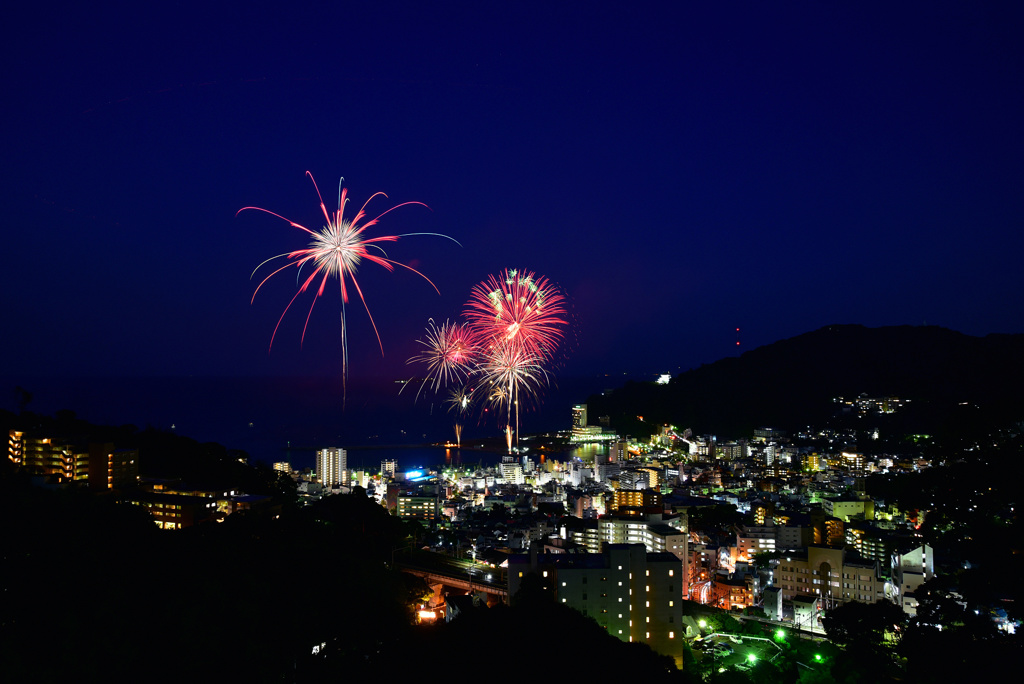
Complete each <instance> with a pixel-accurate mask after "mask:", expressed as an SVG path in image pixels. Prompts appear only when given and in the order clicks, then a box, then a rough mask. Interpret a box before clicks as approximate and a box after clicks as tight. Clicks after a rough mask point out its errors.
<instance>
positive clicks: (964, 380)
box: [587, 324, 1024, 437]
mask: <svg viewBox="0 0 1024 684" xmlns="http://www.w3.org/2000/svg"><path fill="white" fill-rule="evenodd" d="M1022 359H1024V335H1021V334H1002V333H993V334H989V335H986V336H984V337H974V336H971V335H967V334H964V333H960V332H957V331H954V330H949V329H947V328H942V327H939V326H909V325H903V326H888V327H880V328H868V327H866V326H863V325H859V324H833V325H828V326H824V327H822V328H819V329H818V330H814V331H811V332H807V333H803V334H801V335H797V336H795V337H791V338H788V339H784V340H779V341H777V342H773V343H771V344H767V345H764V346H762V347H758V348H757V349H752V350H750V351H747V352H744V353H743V354H742V355H740V356H738V357H728V358H725V359H720V360H719V361H715V362H714V363H711V364H705V365H702V366H700V367H699V368H694V369H691V370H689V371H686V372H684V373H680V374H679V375H676V376H675V377H673V378H672V381H671V382H670V383H669V384H668V385H656V384H654V383H636V382H633V383H627V384H626V385H625V386H624V387H622V388H621V389H618V390H614V391H613V392H611V393H605V394H603V395H592V396H591V397H590V398H588V400H587V404H588V412H589V413H590V415H591V416H595V417H596V416H608V418H609V421H610V425H611V427H612V428H614V429H616V430H618V431H619V432H620V434H622V433H630V434H643V433H645V432H646V433H649V432H652V431H653V430H654V429H656V427H657V425H660V424H662V423H672V424H675V425H677V426H680V427H692V428H693V429H694V431H695V432H698V433H712V434H719V433H721V434H723V435H724V436H728V437H741V436H749V434H750V431H751V430H753V428H754V427H758V426H762V425H773V426H775V427H780V428H782V429H795V428H797V427H801V426H804V425H808V424H813V425H820V424H822V423H823V422H828V421H830V420H833V419H834V418H835V417H836V412H837V409H838V407H837V405H836V404H835V403H834V402H833V399H834V398H835V397H840V396H842V397H844V398H856V397H857V396H859V395H861V394H865V395H867V396H871V397H881V396H896V397H900V398H903V399H909V400H910V404H909V406H908V408H907V409H906V410H903V411H901V412H900V413H901V414H902V415H901V416H900V417H899V418H891V417H889V416H885V417H883V418H884V419H885V420H886V421H888V422H889V423H893V424H894V427H895V424H899V426H900V427H901V429H910V428H911V427H913V429H919V430H922V431H924V430H928V431H942V430H943V429H944V428H949V427H950V426H949V425H948V424H947V423H948V421H950V420H953V421H966V423H962V424H963V425H967V424H970V425H971V426H974V427H980V426H982V425H989V424H990V425H993V426H998V425H999V424H1000V423H1005V422H1008V421H1019V420H1021V419H1022V418H1024V397H1022V395H1021V392H1020V391H1019V390H1018V388H1019V387H1020V386H1021V385H1022V384H1024V363H1022ZM965 407H966V408H965ZM639 416H643V419H642V420H640V419H639V418H638V417H639ZM652 424H653V425H652Z"/></svg>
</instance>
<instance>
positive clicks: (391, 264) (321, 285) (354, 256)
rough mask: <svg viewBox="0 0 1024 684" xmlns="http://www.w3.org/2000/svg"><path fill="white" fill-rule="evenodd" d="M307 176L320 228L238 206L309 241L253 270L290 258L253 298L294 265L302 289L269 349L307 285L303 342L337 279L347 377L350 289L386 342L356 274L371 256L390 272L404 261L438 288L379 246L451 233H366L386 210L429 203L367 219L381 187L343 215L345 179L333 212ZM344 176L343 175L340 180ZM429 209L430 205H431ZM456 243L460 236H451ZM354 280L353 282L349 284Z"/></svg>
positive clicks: (295, 297)
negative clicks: (309, 293)
mask: <svg viewBox="0 0 1024 684" xmlns="http://www.w3.org/2000/svg"><path fill="white" fill-rule="evenodd" d="M306 175H307V176H309V179H310V180H311V181H312V182H313V187H314V188H315V189H316V194H317V197H318V198H319V199H320V211H321V213H322V214H323V218H324V222H325V225H324V226H323V227H322V228H320V229H319V230H311V229H310V228H307V227H306V226H303V225H301V224H299V223H296V222H295V221H292V220H291V219H288V218H285V217H284V216H281V215H280V214H277V213H275V212H272V211H269V210H267V209H263V208H261V207H242V208H241V209H239V210H238V212H237V213H236V216H237V214H240V213H241V212H243V211H245V210H247V209H253V210H255V211H262V212H264V213H267V214H270V215H271V216H275V217H277V218H279V219H281V220H283V221H287V222H288V223H289V224H290V225H291V226H292V227H294V228H298V229H299V230H301V231H303V232H305V233H306V234H307V235H308V237H309V245H308V246H307V247H306V248H305V249H297V250H295V251H292V252H285V253H283V254H278V255H276V256H273V257H271V258H269V259H267V260H266V261H264V262H263V263H261V264H260V265H259V266H257V267H256V269H255V270H254V271H253V276H255V275H256V273H257V272H258V271H259V270H260V268H262V267H263V266H264V265H266V264H268V263H270V262H272V261H274V260H275V259H282V258H283V259H287V260H288V263H286V264H285V265H283V266H280V267H278V268H276V269H274V270H273V271H271V273H270V274H269V275H267V276H266V277H265V278H263V280H261V281H260V283H259V285H257V286H256V289H255V291H254V292H253V295H252V301H253V302H255V301H256V294H257V293H258V292H259V291H260V288H262V287H263V285H264V284H266V282H267V281H268V280H270V279H271V278H272V277H274V276H275V275H277V274H278V273H280V272H281V271H284V270H286V269H288V268H292V267H294V268H296V269H297V273H298V276H297V277H298V280H299V283H300V285H299V289H298V291H297V292H296V293H295V295H294V296H293V297H292V298H291V301H289V302H288V305H287V306H285V308H284V311H283V312H282V313H281V316H280V318H278V319H277V325H275V326H274V332H273V333H272V334H271V336H270V348H273V346H274V338H275V337H277V331H278V329H279V328H280V327H281V321H283V320H284V317H285V315H286V314H287V313H288V310H289V309H290V308H291V306H292V304H294V303H295V300H296V299H298V297H299V295H300V294H302V293H304V292H307V291H308V290H310V289H312V290H314V292H315V294H314V295H313V301H312V302H311V303H310V305H309V312H308V313H307V314H306V321H305V323H304V325H303V326H302V338H301V341H300V344H301V342H304V341H305V339H306V329H307V328H308V327H309V319H310V317H311V316H312V314H313V308H314V306H316V302H317V300H318V299H320V297H322V296H323V294H324V291H325V289H326V287H327V282H328V280H330V279H332V278H337V280H338V286H339V290H340V293H341V347H342V368H343V376H344V377H347V375H348V326H347V324H346V320H345V306H346V304H347V303H348V301H349V295H350V292H351V290H353V289H354V290H355V294H356V295H357V296H358V298H359V301H360V302H361V303H362V305H363V308H364V309H366V314H367V316H368V317H369V319H370V325H371V326H372V327H373V332H374V334H375V335H376V336H377V344H378V345H379V346H380V350H381V354H383V353H384V344H383V342H381V339H380V332H379V331H378V330H377V323H376V322H375V321H374V319H373V315H372V314H371V313H370V308H369V306H367V304H366V297H365V296H364V294H363V290H362V288H361V287H360V285H359V281H358V280H357V278H356V271H357V270H358V268H359V266H360V265H361V264H362V262H363V261H364V260H365V261H369V262H370V263H374V264H377V265H378V266H381V267H383V268H384V269H386V270H388V271H393V270H394V268H395V266H400V267H402V268H404V269H406V270H409V271H412V272H413V273H415V274H416V275H418V276H420V277H421V278H423V279H424V280H426V281H427V282H428V283H430V285H431V287H433V288H434V290H435V291H437V286H435V285H434V283H433V282H431V280H430V279H429V278H427V276H425V275H423V274H422V273H420V272H419V271H417V270H416V269H414V268H412V267H410V266H407V265H405V264H402V263H400V262H397V261H393V260H392V259H389V258H388V256H387V253H386V252H384V250H383V248H382V247H381V245H382V244H383V243H389V242H395V241H397V240H398V239H399V238H401V237H407V236H411V235H435V236H438V237H444V238H448V239H449V240H452V238H450V237H448V236H447V235H441V234H440V233H406V234H403V235H381V236H378V237H367V236H366V235H365V233H366V229H367V228H370V227H372V226H374V225H376V224H377V222H378V221H379V220H380V219H381V217H383V216H384V215H385V214H388V213H389V212H392V211H394V210H395V209H398V208H399V207H404V206H408V205H419V206H423V207H426V206H427V205H426V204H423V203H422V202H403V203H401V204H397V205H395V206H393V207H391V208H390V209H387V210H385V211H383V212H381V213H380V214H378V215H377V216H376V217H375V218H373V219H370V220H369V221H365V219H366V217H367V213H366V207H367V205H368V204H369V203H370V202H371V201H372V200H373V199H374V198H376V197H377V196H382V197H385V198H386V197H387V195H385V194H384V193H383V192H378V193H375V194H373V195H371V196H370V199H368V200H366V202H364V203H363V206H362V207H361V208H360V209H359V211H358V212H356V214H355V216H353V217H352V218H351V219H348V218H345V216H344V212H345V205H346V204H347V203H348V190H347V189H345V188H343V187H342V186H341V182H339V183H338V210H337V211H335V212H328V211H327V207H326V206H325V205H324V200H323V196H322V195H321V194H320V188H319V187H317V184H316V180H315V179H314V178H313V174H311V173H310V172H309V171H307V172H306ZM342 181H344V178H343V179H342ZM428 208H429V207H428ZM452 241H453V242H456V244H458V242H457V241H455V240H452ZM306 266H309V268H310V271H311V272H310V273H309V275H308V276H305V278H304V279H303V277H302V270H303V268H305V267H306ZM350 283H351V284H350Z"/></svg>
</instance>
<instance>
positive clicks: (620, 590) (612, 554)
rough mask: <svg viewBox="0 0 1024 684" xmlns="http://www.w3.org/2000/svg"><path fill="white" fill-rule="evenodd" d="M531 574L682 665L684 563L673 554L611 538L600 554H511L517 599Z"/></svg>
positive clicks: (568, 601) (611, 628) (607, 625)
mask: <svg viewBox="0 0 1024 684" xmlns="http://www.w3.org/2000/svg"><path fill="white" fill-rule="evenodd" d="M530 575H533V576H535V577H537V578H538V579H539V580H540V582H541V586H542V587H543V588H544V589H545V590H547V591H550V592H551V593H552V594H553V596H554V598H555V601H557V602H559V603H562V604H565V605H567V606H569V607H570V608H573V609H575V610H578V611H580V612H581V613H583V614H584V615H588V616H590V617H592V618H593V619H594V620H595V621H596V622H597V623H598V624H599V625H601V627H603V628H604V629H606V630H608V633H609V634H612V635H613V636H616V637H618V638H619V639H621V640H623V641H630V642H633V641H637V642H642V643H645V644H647V645H648V646H650V647H651V648H652V649H654V650H655V651H656V652H658V653H661V654H663V655H667V656H670V657H672V658H673V659H674V660H675V662H676V665H677V666H678V667H682V652H683V647H682V642H683V635H684V632H685V626H684V625H683V621H682V618H683V615H682V579H683V566H682V563H681V562H680V560H679V558H677V557H676V556H675V555H673V554H671V553H650V552H648V551H647V550H646V549H645V548H644V547H643V546H642V545H640V544H609V545H607V546H606V547H605V549H604V551H603V552H602V553H600V554H594V553H558V554H539V553H530V554H529V555H516V556H510V557H509V561H508V582H509V596H511V597H512V598H513V600H515V596H516V594H517V593H518V592H519V589H520V588H521V587H522V585H523V581H524V580H525V579H526V578H527V577H528V576H530Z"/></svg>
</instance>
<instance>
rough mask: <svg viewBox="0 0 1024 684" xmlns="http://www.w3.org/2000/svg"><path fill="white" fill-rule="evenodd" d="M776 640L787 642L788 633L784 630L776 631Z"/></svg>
mask: <svg viewBox="0 0 1024 684" xmlns="http://www.w3.org/2000/svg"><path fill="white" fill-rule="evenodd" d="M775 638H776V639H778V640H779V641H785V640H786V631H785V630H783V629H779V630H776V631H775Z"/></svg>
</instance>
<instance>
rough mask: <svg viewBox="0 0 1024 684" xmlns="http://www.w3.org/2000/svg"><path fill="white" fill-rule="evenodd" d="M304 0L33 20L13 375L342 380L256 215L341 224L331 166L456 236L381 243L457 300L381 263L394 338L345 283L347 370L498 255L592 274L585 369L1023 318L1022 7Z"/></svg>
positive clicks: (9, 43)
mask: <svg viewBox="0 0 1024 684" xmlns="http://www.w3.org/2000/svg"><path fill="white" fill-rule="evenodd" d="M288 4H289V3H281V2H274V3H246V4H245V6H244V9H231V10H212V11H211V10H209V9H199V6H198V5H197V4H193V3H184V4H183V5H173V4H162V5H160V6H159V7H157V8H154V7H151V6H149V5H148V4H147V3H137V2H132V3H123V4H121V6H119V7H111V6H110V5H112V3H107V5H108V8H107V9H102V10H97V9H94V8H91V7H87V6H85V5H82V4H80V3H79V4H74V5H71V4H69V5H68V6H63V7H62V6H39V7H37V8H32V9H22V10H21V12H20V15H21V16H20V17H19V21H17V22H8V24H7V26H6V28H5V30H4V37H3V41H2V43H0V44H2V45H3V47H2V48H0V49H2V50H3V55H4V60H3V62H4V65H5V68H4V84H5V85H4V90H5V93H4V98H3V100H4V105H3V109H2V111H3V124H4V126H3V128H4V132H5V135H4V136H3V141H2V143H0V144H2V148H0V149H2V158H3V167H4V169H5V172H6V173H5V174H4V182H3V184H2V185H0V202H2V206H3V211H4V218H5V223H6V227H5V229H4V236H5V240H4V247H3V249H2V251H0V253H2V254H3V260H4V264H3V268H2V269H0V279H2V280H0V289H2V291H3V292H4V303H5V307H4V308H5V312H4V331H3V335H2V336H0V339H2V348H0V351H2V358H3V359H4V360H5V365H7V366H8V367H9V368H10V371H9V372H8V374H13V373H17V374H27V375H39V374H43V375H96V374H103V375H109V374H115V375H129V376H146V375H211V374H227V375H242V376H244V375H283V374H292V373H297V374H308V375H331V374H335V375H336V374H338V373H340V368H341V354H340V344H339V339H338V338H339V322H338V309H339V298H338V295H337V292H336V290H332V289H329V290H328V293H329V295H330V296H328V297H326V298H325V299H324V300H323V302H322V303H321V304H318V306H317V309H316V310H315V311H314V312H313V316H312V320H311V322H310V332H309V333H308V334H307V337H306V342H305V345H304V347H303V348H300V345H299V337H300V334H301V327H302V322H303V320H304V317H305V311H306V308H301V307H300V308H298V309H296V310H294V311H293V312H291V313H290V314H289V316H288V317H286V319H285V321H284V323H283V324H282V328H281V331H280V332H279V334H278V339H277V341H276V342H275V346H274V349H273V351H272V353H270V354H269V355H268V353H267V346H268V343H269V340H270V335H271V332H272V331H273V328H274V324H275V323H276V321H277V318H278V316H279V315H280V313H281V311H282V309H283V308H284V305H285V304H286V303H287V301H288V300H289V299H290V298H291V296H292V294H293V293H294V287H295V285H294V283H295V281H294V277H289V276H280V277H279V278H278V279H277V281H276V282H275V281H271V282H270V283H269V284H268V286H267V287H266V288H265V291H261V292H260V296H259V297H257V299H256V301H255V304H253V305H250V303H249V300H250V297H251V295H252V292H253V288H254V286H255V282H253V281H250V280H249V274H250V273H251V272H252V270H253V268H255V266H256V265H257V264H259V263H260V262H261V261H263V260H264V259H266V258H267V257H270V256H273V255H274V254H280V253H282V252H285V251H289V250H291V249H296V248H300V247H303V246H304V245H305V240H304V239H303V237H302V235H301V234H300V233H299V231H297V230H295V229H294V228H291V227H289V226H288V224H287V223H285V222H283V221H279V220H276V219H274V218H273V217H270V216H266V215H261V214H258V213H255V212H245V213H243V214H241V215H240V216H238V217H237V218H236V217H235V212H236V211H237V210H238V209H239V208H241V207H243V206H247V205H256V206H260V207H265V208H267V209H270V210H272V211H275V212H278V213H280V214H283V215H284V216H287V217H289V218H291V219H294V220H296V221H298V222H300V223H304V224H306V225H309V226H310V227H319V225H320V223H319V216H318V205H317V198H316V194H315V191H314V189H313V186H312V184H311V183H310V182H309V180H308V179H307V178H306V177H305V176H304V173H305V172H306V171H307V170H309V171H311V172H312V173H313V175H314V176H315V177H316V179H317V181H318V183H319V184H320V188H321V191H322V192H323V194H324V197H325V200H327V202H328V204H330V203H331V202H332V200H331V199H330V198H332V197H334V196H335V194H336V192H337V183H338V178H339V177H340V176H344V177H345V179H346V185H347V187H349V189H350V193H351V196H352V197H353V198H354V200H355V202H356V206H358V205H359V204H361V203H362V200H364V199H365V198H367V197H369V196H370V195H371V194H372V193H373V192H376V191H378V190H382V191H384V192H387V193H388V195H389V196H390V201H391V202H393V203H397V202H403V201H409V200H418V201H422V202H425V203H426V204H428V205H429V206H430V209H431V210H430V211H428V210H426V209H423V208H422V207H405V208H402V209H400V210H398V211H396V212H393V213H392V214H389V215H388V216H386V217H385V218H384V220H382V222H381V225H380V227H379V234H394V233H405V232H429V231H433V232H442V233H445V234H447V235H450V236H451V237H453V238H455V239H457V240H458V241H459V242H460V243H462V245H463V246H462V247H461V248H460V247H458V246H457V245H455V244H453V243H451V242H449V241H446V240H441V239H437V238H429V237H410V238H404V239H402V240H401V241H400V242H398V243H397V244H396V245H394V246H392V247H390V248H389V249H388V253H389V256H390V257H391V258H393V259H396V260H398V261H401V262H403V263H407V264H410V265H414V266H415V267H417V268H419V269H421V270H422V271H423V272H424V273H426V274H427V275H428V276H430V278H431V279H432V280H433V281H434V282H435V283H436V284H437V286H438V288H439V289H440V291H441V295H440V296H438V295H437V294H436V293H435V292H434V291H433V289H432V288H431V287H430V286H429V285H428V284H427V283H425V282H423V281H422V280H420V279H418V278H417V277H415V276H412V275H410V274H408V273H398V272H396V273H386V272H384V271H383V270H381V269H379V268H377V267H376V266H373V265H372V264H365V265H364V267H363V268H362V269H361V271H360V278H361V280H360V282H361V284H362V285H363V287H364V291H365V293H366V295H367V298H368V301H369V304H370V307H371V310H372V312H373V314H374V317H375V320H376V321H377V325H378V327H379V328H380V332H381V337H382V339H383V344H384V350H385V356H384V358H383V359H382V358H381V354H380V350H379V349H378V348H377V347H376V344H377V343H376V338H375V337H374V335H373V331H372V329H371V328H370V326H369V322H368V320H367V318H366V316H365V314H364V313H362V312H361V310H360V309H359V308H358V307H355V306H350V308H349V310H348V317H349V325H350V355H351V372H352V373H353V374H355V375H361V374H380V375H397V376H401V375H407V374H409V372H410V371H409V370H408V369H407V368H406V366H405V360H406V359H407V358H408V357H409V356H411V355H412V354H413V353H414V351H415V343H414V340H415V339H416V338H417V337H418V336H420V335H422V331H423V329H424V326H425V324H426V321H427V319H428V318H429V317H431V316H433V317H434V318H437V319H444V318H446V317H454V316H456V315H457V314H458V313H459V312H460V311H461V309H462V306H463V304H464V302H465V300H466V299H467V297H468V295H469V292H470V289H471V287H472V286H473V285H474V284H475V283H477V282H479V281H482V280H483V279H484V278H485V277H486V276H487V275H489V274H491V273H496V272H497V271H499V270H500V269H503V268H506V267H513V268H525V269H529V270H534V271H537V272H539V273H542V274H544V275H546V276H548V277H549V278H550V279H552V280H553V281H555V282H558V283H560V284H561V285H562V286H563V288H564V289H565V291H566V292H567V293H568V294H569V295H570V297H571V298H572V300H573V302H574V312H575V318H576V335H575V337H576V338H577V339H576V341H575V343H574V344H575V347H576V348H575V350H574V352H573V355H572V357H571V358H570V360H569V362H568V363H567V365H566V367H565V368H564V369H563V370H562V372H563V373H566V374H589V373H598V372H616V373H618V372H624V371H630V372H656V371H668V370H676V369H678V368H679V367H682V368H684V369H685V368H688V367H690V366H694V365H698V364H699V363H701V362H709V361H713V360H716V359H718V358H721V357H723V356H726V355H729V354H733V353H735V344H734V343H735V332H734V329H735V328H736V327H740V328H741V337H742V341H743V347H742V348H743V349H749V348H753V347H756V346H759V345H761V344H766V343H769V342H773V341H775V340H778V339H781V338H785V337H790V336H793V335H797V334H800V333H803V332H806V331H809V330H812V329H816V328H818V327H821V326H823V325H827V324H830V323H863V324H865V325H870V326H879V325H895V324H921V323H923V322H927V323H928V324H936V325H942V326H945V327H949V328H953V329H956V330H960V331H963V332H966V333H970V334H975V335H981V334H987V333H991V332H1008V333H1009V332H1012V333H1021V332H1024V268H1022V267H1021V256H1022V253H1024V250H1022V247H1024V237H1022V230H1021V229H1022V224H1024V221H1022V219H1024V191H1022V188H1024V132H1022V131H1024V126H1022V122H1024V82H1022V81H1024V78H1022V76H1024V73H1022V67H1024V61H1022V56H1024V54H1022V53H1024V41H1021V39H1020V36H1021V35H1024V21H1022V10H1021V5H1020V4H1019V3H961V2H951V3H941V2H940V3H936V2H928V3H909V4H908V3H895V4H897V5H898V7H895V8H894V7H893V4H894V3H843V4H841V5H840V4H838V3H813V2H812V3H779V5H781V7H774V6H772V5H774V4H775V3H763V2H756V3H728V4H726V3H678V6H677V7H676V8H675V9H666V8H665V7H664V6H665V5H668V4H669V3H654V4H651V5H647V4H646V3H626V4H618V5H616V6H611V5H607V6H606V8H604V9H602V8H600V7H593V6H592V7H588V8H585V9H576V8H572V9H570V8H569V7H562V8H560V7H557V6H556V7H551V6H548V5H549V3H538V4H531V3H474V4H465V5H450V4H446V3H438V4H435V3H403V4H395V5H392V4H387V3H380V2H372V3H361V4H355V3H347V2H337V3H332V4H331V5H330V6H329V7H317V8H314V9H293V8H290V7H287V5H288ZM554 4H555V5H563V4H564V5H568V4H569V3H554ZM572 4H573V5H576V3H572ZM705 5H712V6H713V7H706V6H705ZM979 5H980V6H979ZM388 201H389V200H383V199H378V200H376V201H375V204H374V205H371V206H375V207H377V208H378V209H381V210H383V209H384V208H386V207H387V206H388ZM371 230H372V231H376V230H377V229H371ZM301 301H305V302H307V304H308V299H303V300H301Z"/></svg>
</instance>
